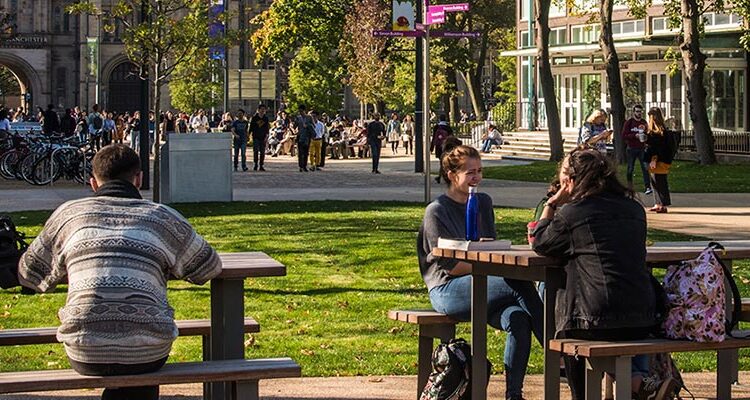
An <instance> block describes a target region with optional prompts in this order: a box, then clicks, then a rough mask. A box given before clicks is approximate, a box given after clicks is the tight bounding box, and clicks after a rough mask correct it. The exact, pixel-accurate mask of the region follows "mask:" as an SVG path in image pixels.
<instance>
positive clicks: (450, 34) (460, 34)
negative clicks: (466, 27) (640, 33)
mask: <svg viewBox="0 0 750 400" xmlns="http://www.w3.org/2000/svg"><path fill="white" fill-rule="evenodd" d="M430 36H432V37H436V38H478V37H481V36H482V33H481V32H446V31H432V32H430Z"/></svg>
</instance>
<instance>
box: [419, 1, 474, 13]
mask: <svg viewBox="0 0 750 400" xmlns="http://www.w3.org/2000/svg"><path fill="white" fill-rule="evenodd" d="M428 11H429V12H438V11H444V12H459V11H469V3H458V4H439V5H436V6H430V7H429V8H428Z"/></svg>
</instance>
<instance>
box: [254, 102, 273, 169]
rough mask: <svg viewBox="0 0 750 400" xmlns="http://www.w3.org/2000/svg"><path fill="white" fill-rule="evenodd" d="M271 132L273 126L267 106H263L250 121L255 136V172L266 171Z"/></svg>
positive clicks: (259, 107)
mask: <svg viewBox="0 0 750 400" xmlns="http://www.w3.org/2000/svg"><path fill="white" fill-rule="evenodd" d="M270 130H271V124H270V123H269V121H268V116H267V115H266V105H265V104H261V105H259V106H258V111H257V112H256V113H255V115H253V119H252V120H251V121H250V131H251V132H252V134H253V171H258V170H261V171H265V170H266V169H265V168H264V167H263V164H264V163H265V161H266V144H267V143H268V132H269V131H270Z"/></svg>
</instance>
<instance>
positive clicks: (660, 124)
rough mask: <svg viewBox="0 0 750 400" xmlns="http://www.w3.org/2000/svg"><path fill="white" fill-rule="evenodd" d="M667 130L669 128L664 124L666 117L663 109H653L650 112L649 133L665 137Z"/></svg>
mask: <svg viewBox="0 0 750 400" xmlns="http://www.w3.org/2000/svg"><path fill="white" fill-rule="evenodd" d="M666 129H667V126H666V124H665V123H664V116H663V115H662V113H661V108H659V107H651V109H650V110H648V133H649V134H652V133H654V134H657V135H663V134H664V131H665V130H666Z"/></svg>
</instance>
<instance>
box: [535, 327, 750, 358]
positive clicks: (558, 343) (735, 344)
mask: <svg viewBox="0 0 750 400" xmlns="http://www.w3.org/2000/svg"><path fill="white" fill-rule="evenodd" d="M745 334H746V332H742V333H740V335H741V336H744V335H745ZM745 347H750V340H747V339H735V338H727V339H725V340H724V341H723V342H718V343H699V342H691V341H688V340H669V339H648V340H636V341H626V342H604V341H586V340H576V339H566V340H564V341H563V340H552V341H550V349H552V350H556V351H561V352H562V353H565V354H569V355H574V354H578V355H579V356H582V357H614V356H631V355H637V354H655V353H671V352H692V351H714V350H729V349H740V348H745ZM558 349H562V350H558Z"/></svg>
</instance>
